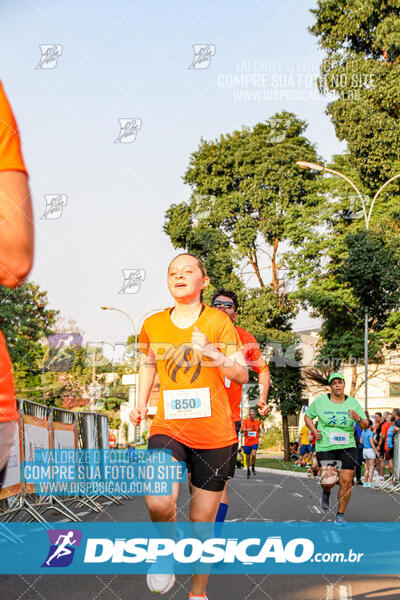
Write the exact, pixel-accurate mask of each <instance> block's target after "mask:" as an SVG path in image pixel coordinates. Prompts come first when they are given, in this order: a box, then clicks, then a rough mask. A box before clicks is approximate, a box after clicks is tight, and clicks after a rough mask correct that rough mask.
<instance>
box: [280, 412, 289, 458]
mask: <svg viewBox="0 0 400 600" xmlns="http://www.w3.org/2000/svg"><path fill="white" fill-rule="evenodd" d="M282 431H283V460H284V461H285V462H290V446H289V443H290V440H289V425H288V418H287V415H282Z"/></svg>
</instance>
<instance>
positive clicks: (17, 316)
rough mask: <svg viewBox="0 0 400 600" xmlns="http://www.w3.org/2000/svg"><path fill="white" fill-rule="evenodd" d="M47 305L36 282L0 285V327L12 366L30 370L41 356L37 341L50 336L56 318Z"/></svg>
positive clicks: (45, 293)
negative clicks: (15, 364) (9, 286)
mask: <svg viewBox="0 0 400 600" xmlns="http://www.w3.org/2000/svg"><path fill="white" fill-rule="evenodd" d="M48 304H49V301H48V298H47V292H46V291H45V290H41V289H40V287H39V285H38V284H36V283H33V282H27V283H24V284H23V285H21V286H20V287H17V288H14V289H10V288H7V287H3V286H0V327H1V330H2V332H3V335H4V337H5V340H6V342H7V347H8V351H9V353H10V357H11V361H12V362H13V363H18V364H19V365H20V366H25V367H31V366H32V365H33V364H34V363H35V362H36V360H37V357H38V354H39V357H40V356H41V353H40V343H39V341H40V340H42V339H43V338H45V337H47V336H48V335H49V334H50V333H52V331H53V327H54V323H55V321H56V318H57V316H58V311H56V310H51V309H49V307H48Z"/></svg>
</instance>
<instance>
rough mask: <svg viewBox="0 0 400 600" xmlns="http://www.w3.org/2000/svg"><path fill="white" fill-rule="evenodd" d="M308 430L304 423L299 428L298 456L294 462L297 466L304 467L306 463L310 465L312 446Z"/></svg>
mask: <svg viewBox="0 0 400 600" xmlns="http://www.w3.org/2000/svg"><path fill="white" fill-rule="evenodd" d="M309 433H310V430H309V429H308V427H307V425H306V424H304V425H303V427H302V428H301V429H300V434H299V440H300V458H299V459H298V461H297V462H296V464H297V465H298V466H299V467H304V466H305V465H306V464H307V463H310V465H311V453H312V446H311V440H310V437H309Z"/></svg>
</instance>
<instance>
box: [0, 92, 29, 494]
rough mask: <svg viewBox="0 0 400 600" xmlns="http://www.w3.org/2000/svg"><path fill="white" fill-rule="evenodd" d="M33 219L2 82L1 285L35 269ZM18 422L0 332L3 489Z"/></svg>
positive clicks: (0, 478) (11, 283)
mask: <svg viewBox="0 0 400 600" xmlns="http://www.w3.org/2000/svg"><path fill="white" fill-rule="evenodd" d="M32 261H33V217H32V205H31V199H30V194H29V186H28V175H27V171H26V168H25V164H24V161H23V158H22V153H21V143H20V138H19V133H18V128H17V124H16V122H15V118H14V115H13V112H12V110H11V107H10V105H9V103H8V100H7V97H6V95H5V93H4V89H3V86H2V84H1V82H0V285H4V286H6V287H10V288H15V287H17V286H18V285H20V284H21V283H22V282H23V281H24V279H25V277H26V276H27V275H28V273H29V272H30V270H31V267H32ZM17 419H18V412H17V404H16V399H15V391H14V378H13V373H12V366H11V360H10V356H9V354H8V350H7V346H6V342H5V340H4V337H3V335H2V333H1V331H0V488H1V485H2V481H3V478H4V474H5V467H6V463H7V459H8V454H9V451H10V447H11V444H12V441H13V438H14V429H15V423H16V421H17Z"/></svg>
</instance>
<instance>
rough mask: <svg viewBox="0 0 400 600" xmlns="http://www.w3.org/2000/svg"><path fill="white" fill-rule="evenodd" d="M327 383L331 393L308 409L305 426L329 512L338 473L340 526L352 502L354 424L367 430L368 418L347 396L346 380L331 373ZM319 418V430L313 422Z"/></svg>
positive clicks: (319, 398) (322, 505) (339, 374)
mask: <svg viewBox="0 0 400 600" xmlns="http://www.w3.org/2000/svg"><path fill="white" fill-rule="evenodd" d="M328 383H329V385H330V388H331V392H330V393H328V394H324V395H323V396H319V397H318V398H317V399H316V400H314V402H312V403H311V405H310V406H309V407H308V409H307V412H306V415H305V423H306V425H307V427H308V428H309V429H310V431H312V432H313V434H314V435H315V438H316V443H315V450H316V453H317V460H318V464H319V466H320V467H321V487H322V496H321V500H320V504H321V508H322V509H323V510H325V511H327V510H328V509H329V505H330V493H331V489H332V488H333V487H334V485H335V484H336V480H337V471H338V470H339V493H338V510H337V515H336V521H337V523H345V519H344V511H345V510H346V507H347V505H348V503H349V500H350V496H351V490H352V485H353V476H354V469H355V466H356V462H357V448H356V440H355V437H354V422H356V423H357V424H358V425H359V426H360V428H361V429H367V428H368V419H367V418H366V416H365V413H364V411H363V410H362V408H361V406H360V405H359V403H358V402H357V400H356V399H355V398H351V397H350V396H346V395H345V393H344V386H345V382H344V377H343V375H342V374H341V373H332V374H331V375H330V377H329V380H328ZM316 418H318V429H317V428H316V427H315V425H314V423H313V419H316Z"/></svg>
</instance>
